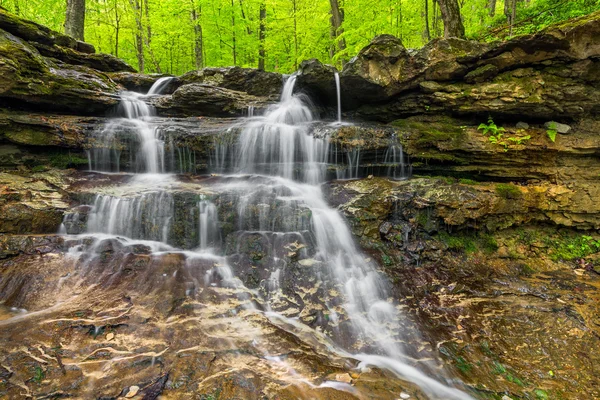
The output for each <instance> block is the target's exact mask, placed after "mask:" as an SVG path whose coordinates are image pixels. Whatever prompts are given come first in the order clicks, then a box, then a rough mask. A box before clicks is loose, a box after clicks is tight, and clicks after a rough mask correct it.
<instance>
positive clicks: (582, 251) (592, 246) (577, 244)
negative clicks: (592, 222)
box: [544, 235, 600, 261]
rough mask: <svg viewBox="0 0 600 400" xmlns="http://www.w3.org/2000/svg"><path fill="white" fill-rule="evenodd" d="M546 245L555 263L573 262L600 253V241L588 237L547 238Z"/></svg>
mask: <svg viewBox="0 0 600 400" xmlns="http://www.w3.org/2000/svg"><path fill="white" fill-rule="evenodd" d="M544 243H545V244H546V245H547V246H548V247H549V249H550V258H551V259H552V260H553V261H559V260H564V261H571V260H576V259H579V258H584V257H587V256H589V255H591V254H595V253H598V252H600V240H595V239H594V238H593V237H591V236H587V235H575V236H562V237H559V238H546V239H545V240H544Z"/></svg>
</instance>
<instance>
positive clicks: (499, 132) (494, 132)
mask: <svg viewBox="0 0 600 400" xmlns="http://www.w3.org/2000/svg"><path fill="white" fill-rule="evenodd" d="M477 129H478V130H483V134H484V135H487V134H488V133H489V134H490V136H489V137H488V140H489V141H490V143H492V144H497V145H500V146H502V147H503V148H504V151H505V152H506V151H508V147H509V146H510V145H511V144H514V145H522V144H524V143H525V142H527V141H528V140H529V139H531V136H530V135H527V136H515V137H508V138H505V137H504V133H505V132H506V129H504V128H502V127H499V126H498V125H496V124H495V123H494V120H493V119H492V117H490V118H488V123H487V124H481V125H479V127H478V128H477ZM518 132H519V133H521V132H522V131H518Z"/></svg>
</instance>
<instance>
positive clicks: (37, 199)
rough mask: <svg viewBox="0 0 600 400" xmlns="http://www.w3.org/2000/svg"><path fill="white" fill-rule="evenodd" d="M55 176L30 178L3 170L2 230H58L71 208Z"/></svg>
mask: <svg viewBox="0 0 600 400" xmlns="http://www.w3.org/2000/svg"><path fill="white" fill-rule="evenodd" d="M54 178H55V177H53V176H48V177H47V179H44V178H43V175H41V176H39V177H37V178H26V177H22V176H18V175H13V174H7V173H0V213H1V214H2V216H3V217H2V219H0V233H11V234H21V233H55V232H57V231H58V227H59V226H60V223H61V221H62V217H63V213H64V211H65V210H66V209H67V208H68V203H67V198H66V196H65V195H64V192H63V191H62V190H61V189H60V188H59V187H57V186H56V185H54V184H52V183H50V182H52V181H53V180H54Z"/></svg>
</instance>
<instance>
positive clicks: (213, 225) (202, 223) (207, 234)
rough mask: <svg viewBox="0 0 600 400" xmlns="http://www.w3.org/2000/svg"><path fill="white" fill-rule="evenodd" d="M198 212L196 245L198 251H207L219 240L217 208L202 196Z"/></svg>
mask: <svg viewBox="0 0 600 400" xmlns="http://www.w3.org/2000/svg"><path fill="white" fill-rule="evenodd" d="M198 211H199V214H198V236H199V240H198V242H199V243H198V244H199V246H200V250H207V249H208V248H209V246H215V245H217V244H218V243H217V242H218V241H219V240H220V235H219V227H218V223H219V217H218V213H217V207H216V206H215V205H214V204H213V203H212V202H210V201H209V200H207V199H206V198H204V196H202V198H201V199H200V201H199V202H198Z"/></svg>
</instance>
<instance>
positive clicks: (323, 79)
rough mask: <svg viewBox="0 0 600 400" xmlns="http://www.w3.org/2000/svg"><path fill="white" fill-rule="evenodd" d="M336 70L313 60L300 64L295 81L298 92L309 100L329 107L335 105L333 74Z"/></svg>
mask: <svg viewBox="0 0 600 400" xmlns="http://www.w3.org/2000/svg"><path fill="white" fill-rule="evenodd" d="M335 72H337V70H336V68H335V67H333V66H331V65H325V64H323V63H322V62H321V61H319V60H317V59H315V58H313V59H310V60H305V61H302V62H301V63H300V66H299V68H298V75H297V79H296V87H298V90H300V91H303V92H306V93H308V95H309V96H310V97H311V99H315V101H317V102H323V101H324V100H325V103H326V104H328V105H330V106H335V105H336V104H337V98H336V87H335V78H334V74H335Z"/></svg>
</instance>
